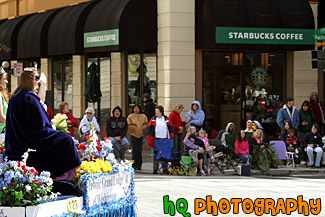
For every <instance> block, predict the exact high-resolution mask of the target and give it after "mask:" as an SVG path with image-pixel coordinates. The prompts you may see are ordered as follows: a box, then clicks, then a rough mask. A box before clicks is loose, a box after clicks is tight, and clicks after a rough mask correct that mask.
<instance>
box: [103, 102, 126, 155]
mask: <svg viewBox="0 0 325 217" xmlns="http://www.w3.org/2000/svg"><path fill="white" fill-rule="evenodd" d="M112 114H113V116H111V117H109V118H107V121H106V133H107V136H108V137H109V138H110V139H111V140H112V144H113V148H114V155H115V158H116V159H117V158H118V157H119V158H121V160H124V159H125V152H126V150H127V149H128V147H129V145H130V143H129V141H128V140H127V138H126V133H127V131H128V122H127V120H126V118H125V117H122V114H123V112H122V109H121V108H120V107H119V106H116V107H115V108H114V109H113V111H112ZM118 143H121V149H120V150H118V148H117V144H118Z"/></svg>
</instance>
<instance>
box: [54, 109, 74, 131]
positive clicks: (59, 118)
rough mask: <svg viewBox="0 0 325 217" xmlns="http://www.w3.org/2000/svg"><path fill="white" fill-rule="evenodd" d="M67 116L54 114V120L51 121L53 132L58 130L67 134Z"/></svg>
mask: <svg viewBox="0 0 325 217" xmlns="http://www.w3.org/2000/svg"><path fill="white" fill-rule="evenodd" d="M67 119H68V116H67V115H66V114H60V113H58V114H56V115H55V116H54V118H53V119H52V120H51V123H52V128H53V129H54V130H60V131H62V132H66V133H70V132H69V130H68V129H69V125H68V123H67Z"/></svg>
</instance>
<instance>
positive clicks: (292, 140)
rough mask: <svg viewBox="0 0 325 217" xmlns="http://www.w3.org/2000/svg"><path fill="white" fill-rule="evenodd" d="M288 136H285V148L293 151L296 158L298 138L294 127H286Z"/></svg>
mask: <svg viewBox="0 0 325 217" xmlns="http://www.w3.org/2000/svg"><path fill="white" fill-rule="evenodd" d="M287 131H288V136H287V138H286V141H285V142H286V146H287V150H288V151H290V152H294V153H295V158H298V157H299V156H298V153H299V147H300V146H299V140H298V138H297V137H296V136H295V131H294V129H288V130H287Z"/></svg>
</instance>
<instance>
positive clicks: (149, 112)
mask: <svg viewBox="0 0 325 217" xmlns="http://www.w3.org/2000/svg"><path fill="white" fill-rule="evenodd" d="M142 99H143V102H144V104H145V107H144V114H145V115H146V116H147V118H148V122H149V121H150V120H151V118H152V117H153V116H154V115H155V109H156V105H155V104H154V103H153V100H152V99H150V96H149V94H148V93H145V94H143V97H142Z"/></svg>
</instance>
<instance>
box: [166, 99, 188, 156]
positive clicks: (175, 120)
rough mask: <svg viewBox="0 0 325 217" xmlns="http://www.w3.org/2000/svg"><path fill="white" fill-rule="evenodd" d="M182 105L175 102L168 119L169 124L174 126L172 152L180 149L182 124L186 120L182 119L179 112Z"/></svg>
mask: <svg viewBox="0 0 325 217" xmlns="http://www.w3.org/2000/svg"><path fill="white" fill-rule="evenodd" d="M183 109H184V106H183V105H181V104H176V105H175V107H174V110H173V111H172V113H170V115H169V117H168V119H169V122H170V124H171V125H172V126H173V127H174V152H177V153H180V152H181V150H182V141H183V140H182V134H183V126H184V125H186V124H187V123H188V122H187V121H182V118H181V116H180V113H181V112H182V111H183Z"/></svg>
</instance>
